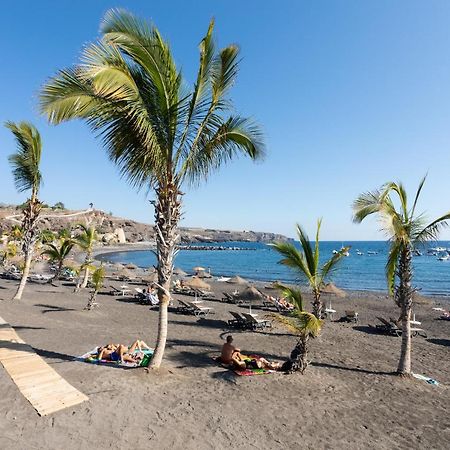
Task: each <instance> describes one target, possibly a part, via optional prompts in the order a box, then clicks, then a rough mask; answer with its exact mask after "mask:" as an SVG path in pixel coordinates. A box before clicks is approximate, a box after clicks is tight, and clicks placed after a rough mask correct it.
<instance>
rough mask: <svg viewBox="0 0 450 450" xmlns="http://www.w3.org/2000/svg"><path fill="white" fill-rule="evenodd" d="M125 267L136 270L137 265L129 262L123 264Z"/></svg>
mask: <svg viewBox="0 0 450 450" xmlns="http://www.w3.org/2000/svg"><path fill="white" fill-rule="evenodd" d="M125 267H126V268H127V269H131V270H136V269H138V266H137V265H136V264H133V263H129V264H127V265H126V266H125Z"/></svg>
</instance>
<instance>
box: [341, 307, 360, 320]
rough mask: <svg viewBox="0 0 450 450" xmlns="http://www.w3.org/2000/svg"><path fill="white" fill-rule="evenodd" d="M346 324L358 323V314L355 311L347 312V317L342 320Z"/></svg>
mask: <svg viewBox="0 0 450 450" xmlns="http://www.w3.org/2000/svg"><path fill="white" fill-rule="evenodd" d="M341 320H343V321H345V322H355V323H356V322H358V313H357V312H356V311H354V310H348V311H345V316H344V317H343V318H341Z"/></svg>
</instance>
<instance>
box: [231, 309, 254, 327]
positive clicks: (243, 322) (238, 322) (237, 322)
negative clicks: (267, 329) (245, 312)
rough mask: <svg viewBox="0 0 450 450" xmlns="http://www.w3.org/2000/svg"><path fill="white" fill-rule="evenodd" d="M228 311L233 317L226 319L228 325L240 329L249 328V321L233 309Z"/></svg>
mask: <svg viewBox="0 0 450 450" xmlns="http://www.w3.org/2000/svg"><path fill="white" fill-rule="evenodd" d="M229 313H230V314H231V315H232V316H233V319H230V320H229V321H228V325H230V326H232V327H235V328H240V329H242V330H245V329H247V328H251V324H250V322H249V321H248V320H247V319H246V318H245V317H244V316H242V315H241V314H240V313H238V312H235V311H229Z"/></svg>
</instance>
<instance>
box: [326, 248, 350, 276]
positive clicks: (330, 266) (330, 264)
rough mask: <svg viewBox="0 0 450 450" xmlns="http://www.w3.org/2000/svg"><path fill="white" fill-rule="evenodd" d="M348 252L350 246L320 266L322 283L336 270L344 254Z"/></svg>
mask: <svg viewBox="0 0 450 450" xmlns="http://www.w3.org/2000/svg"><path fill="white" fill-rule="evenodd" d="M349 250H350V246H348V247H344V248H342V249H341V250H339V252H338V253H335V254H334V255H333V256H332V257H331V258H330V259H329V260H328V261H327V262H326V263H325V264H324V265H323V266H322V269H321V270H320V274H321V281H322V283H323V282H325V280H326V279H327V278H328V277H329V276H330V275H331V274H332V273H333V272H334V271H335V270H336V269H337V267H338V265H339V262H340V261H342V259H343V257H344V255H345V253H347V252H348V251H349Z"/></svg>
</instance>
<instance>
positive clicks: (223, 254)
mask: <svg viewBox="0 0 450 450" xmlns="http://www.w3.org/2000/svg"><path fill="white" fill-rule="evenodd" d="M201 245H202V246H204V247H217V246H221V247H225V248H227V249H230V250H180V251H179V253H178V254H177V256H176V260H175V266H176V267H180V268H181V269H183V270H184V271H185V272H187V273H192V272H193V271H192V269H193V267H196V266H202V267H205V268H206V269H209V270H210V271H211V274H213V275H214V276H233V275H240V276H241V277H243V278H246V279H248V280H258V281H273V280H279V281H282V282H286V283H293V282H298V281H300V282H301V281H302V280H299V279H298V277H297V275H296V274H295V272H294V271H292V270H291V269H289V268H287V267H285V266H283V265H281V264H278V261H279V260H280V259H281V258H280V255H279V254H278V253H277V252H276V251H275V250H273V249H272V248H271V247H270V246H269V245H267V244H263V243H258V242H256V243H255V242H226V243H223V242H221V243H207V244H201ZM297 245H298V243H297ZM349 245H350V246H351V248H350V255H349V256H348V257H344V258H343V259H342V261H341V263H340V266H339V268H338V270H337V271H336V272H335V273H333V275H332V277H331V281H333V282H334V283H335V284H336V285H337V286H338V287H340V288H343V289H350V290H369V291H381V292H383V291H385V292H386V291H387V288H386V278H385V274H384V269H385V264H386V260H387V256H388V244H387V243H386V242H382V241H367V242H364V241H358V242H332V241H324V242H321V243H320V249H321V258H320V259H321V261H322V262H323V261H325V260H326V259H328V258H330V257H331V256H332V252H333V250H339V249H340V248H341V246H349ZM235 247H238V248H241V249H243V250H231V248H235ZM430 247H433V248H436V247H444V248H449V249H450V242H445V241H444V242H442V241H441V242H433V243H432V244H430V245H429V247H428V248H430ZM420 251H421V253H423V254H422V256H414V260H413V264H414V279H413V282H414V285H415V286H416V287H417V288H418V289H419V290H420V293H421V294H425V295H440V296H450V259H448V260H446V261H440V260H438V256H441V255H443V254H444V253H438V254H436V255H431V254H428V253H427V248H424V249H420ZM358 252H359V253H362V254H358ZM97 258H98V259H100V260H104V261H109V262H114V263H117V262H120V263H134V264H136V265H137V266H139V267H143V268H148V267H151V266H153V265H154V264H155V263H156V259H155V255H154V254H153V253H152V252H151V251H143V250H142V251H141V250H140V251H127V252H116V253H109V254H104V255H99V256H98V257H97Z"/></svg>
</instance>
